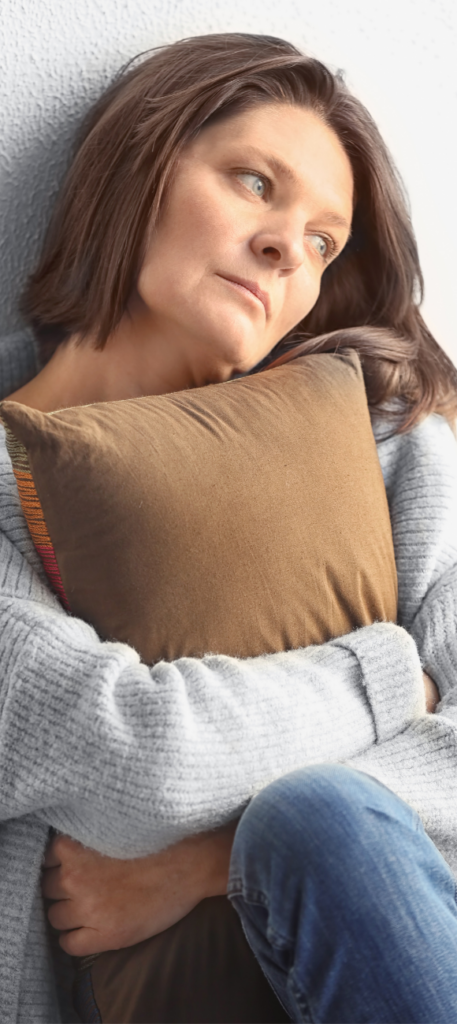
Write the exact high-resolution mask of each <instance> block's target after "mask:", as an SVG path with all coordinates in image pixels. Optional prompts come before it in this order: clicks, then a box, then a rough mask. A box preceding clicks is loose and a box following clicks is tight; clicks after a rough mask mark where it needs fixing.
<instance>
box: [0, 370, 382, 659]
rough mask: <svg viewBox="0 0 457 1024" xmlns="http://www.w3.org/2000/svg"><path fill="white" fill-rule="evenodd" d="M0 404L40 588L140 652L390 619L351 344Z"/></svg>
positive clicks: (192, 651) (307, 636) (301, 639)
mask: <svg viewBox="0 0 457 1024" xmlns="http://www.w3.org/2000/svg"><path fill="white" fill-rule="evenodd" d="M1 416H2V418H3V420H4V422H5V424H6V425H7V428H9V429H8V431H7V433H8V436H9V442H8V443H9V449H10V452H11V455H12V459H13V465H14V469H15V472H16V478H17V481H18V485H19V491H20V494H21V500H22V504H23V507H24V511H25V513H26V516H27V519H28V522H29V526H30V529H31V531H32V535H33V537H34V541H35V544H36V546H37V548H38V550H39V551H40V554H41V555H42V557H43V561H44V563H45V566H46V569H47V571H48V574H49V576H50V578H51V580H52V582H53V584H54V586H55V587H56V589H57V590H58V591H59V592H60V593H61V596H62V599H63V600H64V602H65V600H66V601H67V603H68V607H69V609H70V610H71V611H72V612H73V613H74V614H75V615H78V616H80V617H82V618H84V619H86V620H87V621H89V622H91V623H92V624H93V625H94V626H95V627H96V629H97V630H98V632H99V634H100V635H101V636H102V637H104V638H114V639H116V640H121V641H125V642H127V643H129V644H131V645H132V646H133V647H135V648H136V649H137V650H138V651H139V653H140V655H141V657H142V658H143V660H144V661H145V662H146V663H148V664H152V663H154V662H157V661H158V660H160V659H162V658H163V659H167V660H171V659H175V658H178V657H180V656H183V655H189V656H196V657H199V656H202V655H203V654H205V653H207V652H220V653H225V654H230V655H235V656H240V657H247V656H251V655H257V654H261V653H268V652H272V651H281V650H287V649H291V648H297V647H302V646H306V645H308V644H312V643H321V642H324V641H326V640H328V639H330V638H331V637H335V636H338V635H342V634H344V633H347V632H348V631H350V630H351V629H353V628H354V627H356V626H363V625H366V624H369V623H371V622H373V621H375V620H392V621H395V618H396V601H397V580H396V570H395V562H394V552H393V544H392V534H391V526H390V519H389V511H388V506H387V500H386V494H385V489H384V483H383V478H382V474H381V469H380V465H379V460H378V456H377V451H376V445H375V441H374V438H373V434H372V430H371V424H370V419H369V413H368V408H367V402H366V396H365V390H364V384H363V377H362V372H361V367H360V363H359V360H358V357H357V356H356V355H355V353H352V352H348V353H345V354H344V355H316V356H300V357H299V358H295V359H294V360H293V361H290V362H287V363H286V364H285V365H279V366H276V367H274V368H273V369H270V368H269V369H267V370H266V371H264V372H262V373H259V374H256V375H253V376H250V377H247V378H241V379H237V380H234V381H230V382H227V383H225V384H215V385H209V386H207V387H203V388H197V389H195V390H190V391H185V392H179V393H175V394H170V395H161V396H153V397H146V398H140V399H129V400H125V401H120V402H105V403H100V404H95V405H88V406H79V407H74V408H70V409H64V410H61V411H59V412H54V413H41V412H37V411H36V410H34V409H29V408H27V407H25V406H22V405H19V404H18V403H14V402H8V401H7V402H4V403H3V404H2V406H1ZM54 556H55V557H54Z"/></svg>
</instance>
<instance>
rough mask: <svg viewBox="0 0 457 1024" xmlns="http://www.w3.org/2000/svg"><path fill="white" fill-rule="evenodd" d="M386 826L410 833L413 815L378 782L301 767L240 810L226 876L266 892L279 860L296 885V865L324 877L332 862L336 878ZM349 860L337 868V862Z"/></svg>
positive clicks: (339, 770)
mask: <svg viewBox="0 0 457 1024" xmlns="http://www.w3.org/2000/svg"><path fill="white" fill-rule="evenodd" d="M380 820H381V821H382V826H383V834H385V833H386V829H387V831H388V827H389V824H391V826H392V827H393V828H394V829H395V831H396V834H398V829H400V830H401V831H403V830H404V829H406V830H407V831H408V832H414V831H415V830H416V829H417V828H418V827H419V828H420V827H421V826H420V822H419V819H418V816H417V815H416V813H415V812H414V811H413V810H412V809H411V808H410V807H409V806H408V805H407V804H405V803H404V802H403V801H402V800H400V799H399V798H398V797H396V796H395V795H394V794H393V793H392V792H391V791H390V790H388V789H387V788H386V787H385V786H383V785H382V784H381V783H379V782H377V781H376V780H375V779H373V778H371V777H370V776H368V775H365V774H364V773H362V772H359V771H355V770H353V769H351V768H346V767H345V766H343V765H337V764H326V765H317V766H311V767H307V768H303V769H299V770H297V771H295V772H292V773H290V774H289V775H285V776H283V777H281V778H279V779H277V780H276V781H275V782H273V783H271V784H270V785H268V786H266V788H265V789H263V790H262V791H261V792H260V793H258V794H257V796H255V797H254V799H253V800H252V801H251V803H250V804H249V806H248V807H247V809H246V811H245V812H244V814H243V816H242V818H241V820H240V822H239V825H238V828H237V832H236V835H235V841H234V845H233V851H232V860H231V870H230V878H231V881H232V882H233V883H234V882H235V879H238V881H240V880H241V878H243V879H244V882H245V884H246V885H248V886H249V888H250V889H251V890H252V889H255V888H256V887H257V885H259V887H260V888H262V889H264V886H265V884H268V883H267V877H266V876H269V875H270V873H271V872H275V870H277V869H278V861H280V862H281V865H282V871H281V874H282V875H283V878H286V876H287V866H289V869H290V871H291V872H292V871H293V876H294V884H296V883H297V880H298V879H297V873H298V874H300V872H301V869H303V870H305V871H306V872H307V873H309V872H310V871H312V870H315V871H317V873H318V874H319V875H321V876H322V874H323V873H327V874H328V872H329V870H330V869H331V867H332V866H333V867H335V865H338V870H337V871H336V874H335V872H334V874H335V882H336V884H338V880H339V879H341V875H342V874H343V873H346V872H347V870H351V869H352V868H354V867H355V862H358V861H359V862H360V860H361V856H360V855H361V851H364V856H365V855H366V854H367V852H368V850H369V848H370V846H376V847H377V844H378V843H379V828H378V827H377V826H378V824H379V822H380ZM345 860H347V861H348V864H347V865H346V867H343V862H344V861H345Z"/></svg>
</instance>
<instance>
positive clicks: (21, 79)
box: [0, 0, 457, 363]
mask: <svg viewBox="0 0 457 1024" xmlns="http://www.w3.org/2000/svg"><path fill="white" fill-rule="evenodd" d="M0 31H1V54H2V59H1V62H0V140H1V142H0V150H1V152H0V240H1V250H0V282H1V288H0V337H3V338H4V337H5V335H9V334H11V333H13V332H15V331H16V330H17V329H18V328H19V327H20V323H21V321H20V318H19V316H18V313H17V309H16V301H17V295H18V292H19V289H20V286H21V283H22V282H23V280H24V278H25V276H26V274H27V273H28V272H29V270H30V269H31V268H32V267H33V265H34V261H35V259H36V254H37V252H38V249H39V245H40V240H41V238H42V236H43V231H44V228H45V225H46V222H47V219H48V216H49V211H50V209H51V206H52V202H53V197H54V195H55V192H56V188H57V185H58V183H59V181H60V179H61V176H62V173H63V171H64V169H65V167H66V165H67V161H68V148H69V143H70V140H71V138H72V134H73V131H74V127H75V125H76V124H77V122H78V121H79V119H80V117H81V114H82V113H83V112H84V111H85V110H86V108H87V107H88V105H89V104H90V102H91V101H92V100H93V99H94V98H95V97H96V96H97V95H98V94H99V92H100V91H101V89H102V88H103V86H104V85H105V84H107V83H108V82H109V80H110V78H111V76H112V75H113V74H114V73H115V71H116V70H117V69H118V68H119V67H120V66H121V65H122V64H123V63H124V62H125V61H127V60H128V59H129V58H130V57H132V56H134V55H135V54H137V53H139V52H141V51H144V50H147V49H149V48H151V47H153V46H157V45H160V44H163V43H167V42H171V41H173V40H174V39H179V38H181V37H183V36H191V35H198V34H200V33H204V32H218V31H248V32H263V33H267V34H272V35H279V36H282V37H284V38H287V39H290V40H291V41H292V42H294V43H296V44H297V45H298V46H300V47H301V48H302V49H304V50H306V51H307V52H309V53H312V54H313V55H314V56H317V57H319V58H320V59H322V60H324V61H325V62H327V63H328V64H329V65H330V66H331V67H333V68H337V67H338V68H343V69H344V70H345V72H346V77H347V81H348V83H349V85H350V87H351V88H352V89H353V91H354V92H355V93H356V94H357V95H358V96H359V97H360V98H361V99H362V100H363V102H365V103H366V105H367V106H368V108H369V109H370V111H371V113H372V114H373V115H374V117H375V119H376V120H377V122H378V124H379V126H380V128H381V130H382V132H383V134H384V136H385V138H386V140H387V143H388V145H389V146H390V148H391V151H392V153H393V155H394V158H395V160H396V162H397V166H398V167H399V169H400V172H401V174H402V176H403V179H404V181H405V183H406V186H407V189H408V193H409V196H410V201H411V208H412V217H413V223H414V226H415V230H416V233H417V237H418V241H419V250H420V256H421V261H422V266H423V270H424V275H425V283H426V297H425V303H424V307H423V311H424V316H425V318H426V320H427V322H428V324H429V326H430V328H431V329H432V330H433V331H434V333H435V335H436V337H437V339H438V340H439V341H440V343H441V344H442V345H443V347H444V348H445V349H446V350H447V351H448V352H449V354H450V355H451V356H452V357H453V359H454V361H455V362H456V363H457V301H456V300H457V295H456V291H457V289H456V285H455V280H454V279H455V276H456V273H455V272H456V264H457V259H456V255H455V254H456V247H457V212H456V201H455V193H456V188H457V145H456V125H457V101H456V94H457V3H456V0H313V2H303V0H73V2H71V0H0Z"/></svg>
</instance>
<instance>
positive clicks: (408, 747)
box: [0, 367, 457, 1024]
mask: <svg viewBox="0 0 457 1024" xmlns="http://www.w3.org/2000/svg"><path fill="white" fill-rule="evenodd" d="M13 369H14V367H13ZM9 374H10V376H9V377H8V380H10V379H11V376H12V375H13V376H14V374H13V373H12V370H11V367H10V370H9ZM2 379H3V378H2ZM4 393H5V392H4ZM377 429H378V428H376V427H375V431H376V430H377ZM378 452H379V456H380V461H381V466H382V470H383V474H384V479H385V482H386V488H387V493H388V499H389V506H390V510H391V517H392V526H393V535H394V546H395V553H396V560H397V567H398V573H399V600H400V609H399V614H400V620H401V622H402V626H397V625H393V624H390V623H376V624H374V625H373V626H369V627H365V628H364V629H360V630H357V631H355V632H353V633H351V634H349V635H348V636H346V637H342V638H340V639H338V640H335V641H332V642H330V643H327V644H324V645H322V646H316V647H312V648H308V649H306V650H298V651H292V652H288V653H285V654H284V653H281V654H273V655H267V656H264V657H260V658H252V659H246V660H244V661H241V660H238V659H234V658H228V657H222V656H214V655H211V656H207V657H206V658H203V659H201V660H198V659H192V658H183V659H180V660H179V661H176V662H174V663H171V664H167V663H164V662H162V663H159V664H157V665H155V666H154V667H152V668H148V667H147V666H145V665H142V664H141V663H140V661H139V658H138V656H137V655H136V653H135V651H133V650H132V649H131V648H129V647H127V646H126V645H123V644H116V643H102V642H101V641H100V640H99V638H98V637H97V635H96V633H95V631H94V630H93V629H92V628H91V627H90V626H88V625H87V624H85V623H83V622H81V621H80V620H78V619H76V618H73V617H71V616H69V615H67V614H66V613H65V612H64V611H63V609H62V607H61V606H60V604H59V602H58V601H57V598H56V597H55V596H54V595H53V594H52V593H51V591H50V589H49V587H48V585H47V582H46V580H45V578H44V572H43V569H42V566H41V564H40V561H39V558H38V556H37V554H36V552H35V550H34V548H33V544H32V542H31V539H30V536H29V533H28V530H27V526H26V523H25V520H24V518H23V514H22V511H21V507H20V502H19V498H18V493H17V488H16V484H15V480H14V476H13V472H12V467H11V463H10V460H9V457H8V455H7V452H6V447H5V444H4V432H3V431H0V662H1V666H2V673H1V678H0V899H1V906H2V927H1V929H0V1019H1V1020H2V1022H3V1024H13V1022H14V1024H16V1022H20V1024H26V1022H27V1024H32V1022H33V1024H35V1022H36V1024H51V1022H59V1021H60V1020H70V1019H74V1017H73V1018H71V1015H70V1012H69V1011H65V1010H64V1009H63V1008H62V1007H63V1003H62V1000H61V1008H60V1009H59V1008H58V1003H57V993H56V986H55V982H54V978H53V972H52V970H51V967H50V951H49V948H48V940H47V937H46V930H45V918H44V913H43V908H42V905H41V901H40V898H39V872H40V864H41V858H42V854H43V850H44V847H45V843H46V839H47V835H48V829H49V826H50V825H52V826H53V827H54V828H57V829H59V830H61V831H63V832H66V833H68V834H69V835H71V836H73V837H74V838H75V839H78V840H80V841H81V842H83V843H85V844H87V845H88V846H91V847H93V848H95V849H97V850H99V851H101V852H103V853H106V854H108V855H111V856H118V857H132V856H141V855H144V854H147V853H149V852H153V851H155V850H159V849H161V848H163V847H164V846H166V845H167V844H170V843H172V842H175V841H177V840H178V839H180V838H182V837H184V836H185V835H189V834H191V833H194V832H197V831H201V830H203V829H208V828H210V827H212V826H217V825H220V824H222V823H224V822H226V821H228V820H229V819H230V818H233V817H236V816H237V815H239V814H240V813H241V811H242V810H243V808H244V807H245V806H246V804H247V802H248V800H249V799H250V797H251V796H252V795H253V794H254V793H256V792H258V791H259V790H260V789H261V788H262V787H263V786H265V785H266V784H268V782H270V781H272V780H273V779H275V778H277V777H279V776H280V775H283V774H285V773H286V772H289V771H292V770H293V769H295V768H298V767H300V766H302V765H305V764H312V763H319V762H323V761H343V762H346V763H349V764H352V765H353V766H354V767H357V768H360V769H361V770H363V771H367V772H369V773H371V774H373V775H375V776H376V777H377V778H380V779H381V780H382V781H384V782H387V785H389V786H390V787H391V788H392V789H393V790H395V791H396V792H398V793H399V795H400V796H403V797H404V798H405V799H407V800H408V801H409V802H410V803H411V804H412V805H413V806H414V807H415V808H416V809H417V810H418V812H419V814H420V815H421V817H422V819H423V821H424V824H425V826H426V828H427V829H428V832H429V834H430V835H431V838H432V839H433V840H434V841H435V842H436V843H437V845H438V847H439V849H440V850H441V851H442V853H443V855H444V856H445V857H446V858H447V859H448V861H449V863H450V864H451V866H453V867H454V870H457V856H456V852H457V803H456V799H455V797H456V793H455V786H456V783H455V782H454V781H453V779H456V778H457V772H456V769H457V747H456V742H455V740H456V735H457V708H456V706H455V705H456V702H457V687H455V685H454V679H455V675H454V666H457V646H456V637H455V632H456V629H455V621H456V620H455V604H456V600H457V598H456V594H457V590H456V587H457V526H456V524H457V458H456V454H457V449H456V443H455V440H454V438H453V436H452V433H451V431H450V429H449V427H448V426H447V425H446V424H445V422H444V421H443V420H442V419H441V418H440V417H437V416H432V417H429V419H427V420H426V421H425V422H424V423H423V424H421V425H420V426H419V427H417V428H416V429H415V430H414V431H412V432H411V433H410V434H408V435H406V436H404V437H396V438H393V439H391V440H379V442H378ZM421 662H422V664H423V665H424V666H427V667H428V668H429V670H430V672H431V674H432V675H434V676H435V678H436V681H437V683H438V685H439V687H440V691H441V693H442V695H443V701H442V705H441V706H440V708H439V710H438V713H437V714H436V715H434V716H426V715H425V701H424V691H423V683H422V664H421ZM435 666H436V669H435ZM434 669H435V670H434Z"/></svg>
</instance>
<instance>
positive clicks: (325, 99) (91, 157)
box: [21, 33, 457, 430]
mask: <svg viewBox="0 0 457 1024" xmlns="http://www.w3.org/2000/svg"><path fill="white" fill-rule="evenodd" d="M138 61H139V62H138ZM271 101H278V102H286V103H294V104H300V105H302V106H305V107H307V108H308V109H311V110H313V111H315V112H316V113H317V114H318V116H320V117H321V118H322V119H323V120H324V121H325V123H326V124H327V125H328V126H329V127H330V128H331V129H332V130H333V131H334V132H335V133H336V135H337V136H338V138H339V140H340V142H341V144H342V145H343V147H344V149H345V150H346V153H347V155H348V157H349V159H350V162H351V165H352V169H353V173H354V180H355V191H356V203H355V209H354V218H353V224H352V234H351V237H350V239H349V241H348V243H347V245H346V247H345V248H344V250H343V252H342V253H341V254H340V256H338V258H337V259H336V260H335V261H334V262H333V263H332V264H330V266H329V267H328V268H327V269H326V271H325V273H324V275H323V278H322V285H321V292H320V295H319V298H318V300H317V302H316V304H315V306H314V308H313V309H312V310H311V312H310V313H309V314H308V315H307V316H306V317H305V319H304V320H303V321H302V322H301V323H300V324H298V326H297V327H295V328H294V330H293V332H291V333H290V335H289V336H287V337H286V338H284V339H282V340H281V341H280V342H279V343H278V345H276V347H275V349H274V351H273V353H271V358H272V359H273V358H276V357H277V356H278V355H280V353H281V352H282V351H283V350H285V349H287V347H288V346H290V345H291V344H297V342H303V341H305V342H306V348H307V350H309V352H320V351H331V350H335V349H338V348H341V347H342V346H345V347H348V346H350V347H352V348H355V349H356V350H357V351H358V353H359V355H360V357H361V360H362V365H363V369H364V376H365V383H366V388H367V394H368V401H369V404H370V406H371V407H372V408H374V409H378V410H380V411H381V412H382V411H383V410H382V409H381V407H383V406H384V410H385V409H386V403H387V408H389V407H393V408H394V410H396V413H395V412H394V415H397V423H396V429H397V430H406V429H408V428H410V427H411V426H412V425H413V423H416V422H417V421H418V420H419V419H420V418H421V417H423V416H424V415H425V414H427V413H429V412H432V411H434V410H435V411H437V412H441V413H442V414H443V415H445V416H446V417H447V418H448V419H449V421H450V422H451V421H453V419H454V418H455V417H456V416H457V370H456V369H455V367H454V366H453V364H452V362H451V361H450V359H449V358H448V357H447V356H446V354H445V353H444V351H443V350H442V349H441V348H440V346H439V345H438V344H437V342H436V341H435V340H434V338H433V337H432V335H431V333H430V331H429V330H428V328H427V327H426V325H425V323H424V321H423V319H422V317H421V314H420V312H419V304H420V301H421V299H422V294H423V279H422V273H421V269H420V265H419V258H418V252H417V246H416V242H415V238H414V233H413V229H412V225H411V221H410V217H409V214H408V209H407V204H406V199H405V194H404V190H403V187H402V184H401V181H400V179H399V176H398V173H397V171H396V169H395V167H394V164H393V162H392V159H391V157H390V154H389V152H388V150H387V147H386V145H385V143H384V141H383V139H382V137H381V135H380V133H379V131H378V129H377V127H376V125H375V123H374V121H373V119H372V118H371V116H370V114H369V113H368V111H367V110H366V109H365V107H364V106H363V104H362V103H360V101H359V100H358V99H356V98H355V97H354V96H352V95H351V93H350V92H349V90H348V88H347V87H346V85H345V83H344V80H343V76H342V74H341V73H340V72H338V73H337V74H333V73H332V72H331V71H330V70H329V69H328V68H327V67H326V66H325V65H324V64H322V63H321V62H320V61H318V60H315V59H314V58H312V57H307V56H305V55H303V54H302V53H300V51H299V50H297V49H296V48H295V47H294V46H292V45H291V44H290V43H288V42H285V41H284V40H281V39H274V38H271V37H269V36H257V35H244V34H239V33H225V34H217V35H206V36H200V37H196V38H191V39H184V40H181V41H180V42H177V43H173V44H172V45H170V46H166V47H163V48H159V49H157V50H154V51H152V54H148V55H146V56H145V55H144V54H140V55H139V58H134V60H133V61H130V62H129V63H128V64H127V65H126V66H125V67H124V68H122V69H121V71H120V72H119V74H118V76H117V77H116V79H115V80H114V82H113V83H112V84H111V86H110V87H109V88H108V89H107V90H106V91H105V92H104V94H103V95H102V96H101V98H100V99H99V100H98V102H97V103H96V104H95V105H94V107H93V108H92V109H91V110H90V112H89V114H88V116H87V117H86V119H85V121H84V123H83V125H82V129H81V131H80V133H79V135H78V138H77V140H76V151H75V156H74V159H73V163H72V165H71V167H70V170H69V173H68V175H67V177H66V180H65V182H64V185H63V188H62V191H61V194H60V197H59V199H58V202H57V204H56V207H55V210H54V214H53V217H52V219H51V223H50V226H49V229H48V234H47V237H46V240H45V244H44V248H43V252H42V255H41V259H40V261H39V264H38V267H37V269H36V270H35V272H34V273H33V274H32V275H31V276H30V278H29V280H28V283H27V286H26V288H25V290H24V293H23V296H22V300H21V308H22V311H23V312H24V313H25V315H26V316H27V318H28V319H29V320H30V321H31V323H32V325H33V326H34V329H35V332H36V334H37V337H38V340H39V341H40V344H41V351H42V357H43V361H46V360H47V359H48V358H49V357H50V355H51V354H52V352H53V351H54V349H55V348H56V347H57V345H58V344H59V342H60V341H61V340H63V339H64V338H66V337H68V336H69V335H71V334H73V333H77V334H79V335H80V337H84V336H87V335H88V334H89V333H90V334H91V335H93V336H94V337H95V339H96V344H97V345H98V346H99V347H100V348H101V347H103V345H104V344H105V342H106V340H107V339H108V337H109V336H110V334H111V333H112V332H113V330H114V329H115V327H116V325H117V324H118V323H119V320H120V319H121V317H122V315H123V313H124V311H125V309H126V305H127V302H128V299H129V296H130V294H131V291H132V288H133V287H134V284H135V281H136V278H137V275H138V272H139V269H140V267H141V262H142V258H143V251H144V242H145V237H146V229H147V228H148V227H149V226H150V225H151V226H153V224H154V221H156V220H157V218H158V216H159V214H160V209H161V205H162V203H163V199H164V196H165V194H166V190H167V187H168V186H169V184H170V181H171V178H172V175H173V171H174V169H175V167H176V165H177V160H178V157H179V154H180V151H181V150H182V148H183V147H184V146H185V145H186V143H187V142H189V141H190V140H191V139H192V138H193V137H195V134H196V133H197V132H198V131H199V130H200V129H202V128H203V127H204V126H205V125H207V124H208V123H209V122H210V120H213V119H214V118H216V117H221V116H229V115H231V114H234V113H236V112H238V111H240V110H244V109H247V108H249V107H252V106H253V105H255V104H257V103H259V102H271ZM391 399H399V400H400V401H399V402H398V401H397V402H395V401H394V402H393V403H392V402H391V401H389V400H391Z"/></svg>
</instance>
